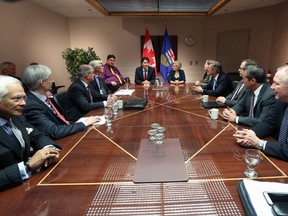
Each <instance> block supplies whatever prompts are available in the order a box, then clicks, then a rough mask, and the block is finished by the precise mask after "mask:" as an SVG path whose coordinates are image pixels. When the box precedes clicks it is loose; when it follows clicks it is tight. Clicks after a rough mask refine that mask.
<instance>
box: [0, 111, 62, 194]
mask: <svg viewBox="0 0 288 216" xmlns="http://www.w3.org/2000/svg"><path fill="white" fill-rule="evenodd" d="M12 121H13V123H14V124H15V126H16V127H17V128H18V129H19V130H20V131H21V133H22V136H23V139H24V141H25V149H24V152H23V153H21V147H20V143H19V142H17V141H16V140H15V139H13V138H11V137H10V136H9V135H8V134H7V133H6V132H5V130H4V129H3V128H2V127H0V137H1V139H0V190H5V189H7V188H10V187H13V186H16V185H20V184H21V183H22V178H21V175H20V171H19V168H18V163H20V162H22V161H28V158H29V156H30V146H31V147H33V149H34V150H39V149H42V148H43V147H44V146H47V145H54V146H55V147H57V148H59V149H61V147H60V146H59V145H58V144H56V143H55V142H54V141H53V140H52V139H51V138H49V137H48V136H46V135H45V134H44V133H42V132H39V131H38V130H37V129H36V128H34V127H33V126H32V125H31V124H29V123H28V122H27V121H26V119H25V117H24V116H20V117H13V118H12ZM28 129H29V130H30V133H28Z"/></svg>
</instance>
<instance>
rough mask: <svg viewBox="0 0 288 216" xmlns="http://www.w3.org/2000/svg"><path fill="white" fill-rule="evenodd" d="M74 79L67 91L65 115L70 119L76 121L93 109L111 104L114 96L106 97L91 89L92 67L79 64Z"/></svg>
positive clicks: (114, 99) (114, 98)
mask: <svg viewBox="0 0 288 216" xmlns="http://www.w3.org/2000/svg"><path fill="white" fill-rule="evenodd" d="M77 74H78V77H79V79H76V80H75V81H74V82H73V83H72V84H71V85H70V87H69V89H68V91H67V101H66V116H67V119H68V120H70V121H77V120H78V119H79V118H81V117H83V116H84V115H85V114H86V113H88V112H89V111H91V110H93V109H98V108H104V107H106V106H107V105H112V104H113V103H114V102H115V101H116V100H117V97H116V96H111V97H109V98H107V96H105V95H101V94H97V93H96V92H95V91H93V87H92V86H91V84H90V83H91V82H92V81H93V80H94V69H93V68H92V66H90V65H85V64H84V65H81V66H80V68H79V69H78V71H77Z"/></svg>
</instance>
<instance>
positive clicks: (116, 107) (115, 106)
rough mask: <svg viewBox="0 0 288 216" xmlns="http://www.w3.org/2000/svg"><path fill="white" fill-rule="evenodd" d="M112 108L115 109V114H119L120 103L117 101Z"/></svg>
mask: <svg viewBox="0 0 288 216" xmlns="http://www.w3.org/2000/svg"><path fill="white" fill-rule="evenodd" d="M112 109H113V114H114V115H117V114H118V103H117V102H115V103H113V105H112Z"/></svg>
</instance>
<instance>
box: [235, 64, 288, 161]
mask: <svg viewBox="0 0 288 216" xmlns="http://www.w3.org/2000/svg"><path fill="white" fill-rule="evenodd" d="M271 89H272V90H273V91H274V93H275V98H276V100H277V102H278V101H279V102H280V101H281V102H282V103H283V104H284V105H285V106H281V109H277V111H278V112H277V120H278V121H279V122H281V124H280V125H281V126H280V132H279V136H278V141H274V142H271V141H265V140H261V139H259V138H258V137H257V136H256V134H255V132H256V133H257V131H260V130H261V131H267V132H268V133H269V130H267V129H266V128H267V124H266V123H265V122H264V123H261V124H259V125H257V126H256V127H257V128H256V127H254V128H252V129H253V130H254V131H253V130H248V129H243V130H238V131H236V133H235V134H234V135H233V136H234V137H235V138H236V140H237V143H239V144H240V145H242V146H245V147H248V148H249V147H251V148H257V149H260V150H262V151H263V152H264V153H265V154H267V155H270V156H272V157H276V158H279V159H281V160H285V161H288V145H287V136H288V108H287V105H288V93H287V92H288V66H287V65H285V66H283V67H280V68H279V69H278V70H277V72H276V74H275V76H274V79H273V84H272V86H271ZM281 114H282V115H281ZM262 135H263V134H262ZM266 135H269V134H266Z"/></svg>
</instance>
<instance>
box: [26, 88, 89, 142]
mask: <svg viewBox="0 0 288 216" xmlns="http://www.w3.org/2000/svg"><path fill="white" fill-rule="evenodd" d="M26 95H27V101H26V106H25V108H24V110H23V114H24V115H25V117H26V119H27V121H28V122H29V123H30V124H32V125H33V126H34V127H37V129H39V130H40V131H43V132H45V133H46V134H47V135H49V136H50V137H51V138H52V139H60V138H62V137H65V136H68V135H71V134H73V133H76V132H80V131H84V130H85V129H86V126H85V125H84V124H83V123H71V124H69V125H67V124H65V123H64V122H63V121H62V120H61V119H60V118H59V117H57V116H56V114H54V112H53V111H52V110H51V109H50V108H49V107H48V106H47V105H46V104H45V103H44V102H43V101H41V100H40V99H39V98H37V97H36V96H35V95H34V94H32V93H31V92H30V91H28V92H26Z"/></svg>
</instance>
